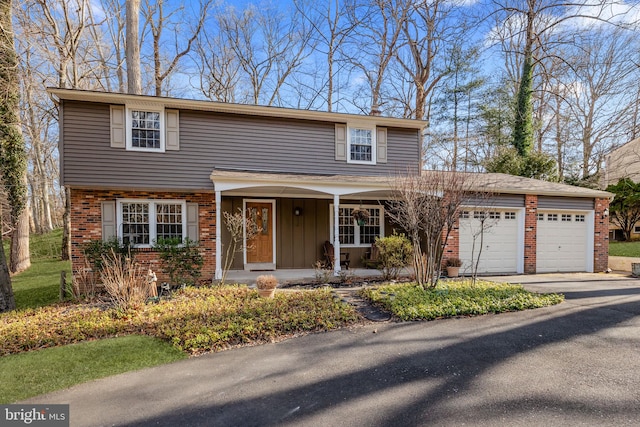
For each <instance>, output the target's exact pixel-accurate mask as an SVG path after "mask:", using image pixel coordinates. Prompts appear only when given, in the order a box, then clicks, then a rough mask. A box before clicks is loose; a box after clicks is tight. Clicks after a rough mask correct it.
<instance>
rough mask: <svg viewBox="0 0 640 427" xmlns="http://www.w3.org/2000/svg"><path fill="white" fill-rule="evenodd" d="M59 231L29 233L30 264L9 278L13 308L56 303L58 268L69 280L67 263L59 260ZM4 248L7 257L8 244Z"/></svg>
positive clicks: (58, 284) (57, 297)
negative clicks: (14, 301) (13, 296)
mask: <svg viewBox="0 0 640 427" xmlns="http://www.w3.org/2000/svg"><path fill="white" fill-rule="evenodd" d="M61 244H62V230H60V229H58V230H54V231H52V232H51V233H47V234H43V235H31V238H30V241H29V249H30V252H31V267H30V268H29V269H27V270H26V271H23V272H22V273H19V274H16V275H15V276H13V277H12V278H11V284H12V286H13V293H14V295H15V298H16V307H17V308H18V309H19V310H20V309H25V308H36V307H42V306H45V305H49V304H52V303H54V302H57V301H58V299H59V295H60V271H62V270H64V271H66V272H67V280H68V281H69V280H71V263H70V262H69V261H60V250H61ZM5 251H6V255H7V257H8V256H9V249H8V244H7V242H5Z"/></svg>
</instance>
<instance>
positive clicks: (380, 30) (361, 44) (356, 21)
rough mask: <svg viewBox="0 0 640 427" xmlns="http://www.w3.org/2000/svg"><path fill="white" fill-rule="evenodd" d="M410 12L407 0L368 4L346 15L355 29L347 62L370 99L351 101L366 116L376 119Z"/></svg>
mask: <svg viewBox="0 0 640 427" xmlns="http://www.w3.org/2000/svg"><path fill="white" fill-rule="evenodd" d="M410 8H411V2H410V1H408V0H399V1H393V0H372V1H370V2H362V4H359V5H358V6H357V7H353V8H352V9H351V10H350V11H349V19H350V22H351V25H353V26H354V27H355V29H354V37H351V38H350V40H349V43H348V46H349V49H351V51H352V52H354V53H353V55H352V57H351V58H349V60H350V62H351V64H352V65H353V67H354V68H355V69H356V70H358V72H359V73H360V74H361V76H362V78H363V79H364V81H365V82H366V88H367V89H368V91H367V92H365V93H366V94H367V95H369V97H370V99H368V100H366V101H363V100H357V99H356V100H354V101H355V103H356V104H360V105H358V107H359V108H360V109H361V110H362V111H364V112H366V113H368V114H371V115H379V114H380V111H381V108H382V107H383V104H384V102H383V86H384V82H385V79H386V77H387V70H388V68H389V65H390V64H391V62H392V61H393V60H394V59H395V58H396V54H397V51H398V46H399V44H400V42H401V40H400V39H401V35H402V32H403V28H404V27H405V22H406V20H407V16H408V14H409V10H410ZM367 104H368V108H367Z"/></svg>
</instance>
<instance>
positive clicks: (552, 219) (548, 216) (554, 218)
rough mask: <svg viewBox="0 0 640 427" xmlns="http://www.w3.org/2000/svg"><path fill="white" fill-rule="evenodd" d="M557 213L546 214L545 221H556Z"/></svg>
mask: <svg viewBox="0 0 640 427" xmlns="http://www.w3.org/2000/svg"><path fill="white" fill-rule="evenodd" d="M557 220H558V214H547V221H557Z"/></svg>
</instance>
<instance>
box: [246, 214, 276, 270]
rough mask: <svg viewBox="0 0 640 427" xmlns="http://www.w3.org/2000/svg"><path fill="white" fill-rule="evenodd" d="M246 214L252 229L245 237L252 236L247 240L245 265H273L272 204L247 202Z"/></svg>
mask: <svg viewBox="0 0 640 427" xmlns="http://www.w3.org/2000/svg"><path fill="white" fill-rule="evenodd" d="M246 214H247V215H248V216H249V217H250V218H251V220H252V221H251V226H252V227H253V233H247V235H250V234H254V237H253V238H252V239H249V240H247V246H246V248H247V249H246V250H247V264H271V263H273V246H274V245H273V238H274V230H273V204H272V203H271V202H247V205H246ZM247 223H249V222H247ZM274 268H275V266H274Z"/></svg>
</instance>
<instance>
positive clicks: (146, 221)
mask: <svg viewBox="0 0 640 427" xmlns="http://www.w3.org/2000/svg"><path fill="white" fill-rule="evenodd" d="M185 212H186V203H185V202H184V201H176V200H171V201H165V200H121V201H119V202H118V223H119V224H120V227H118V228H119V234H120V236H119V237H120V238H121V239H122V243H124V244H125V245H132V246H137V247H145V246H147V247H148V246H151V245H152V244H153V243H154V242H156V241H157V240H158V239H172V238H179V239H181V240H184V237H185V230H186V224H185V218H186V216H185Z"/></svg>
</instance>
